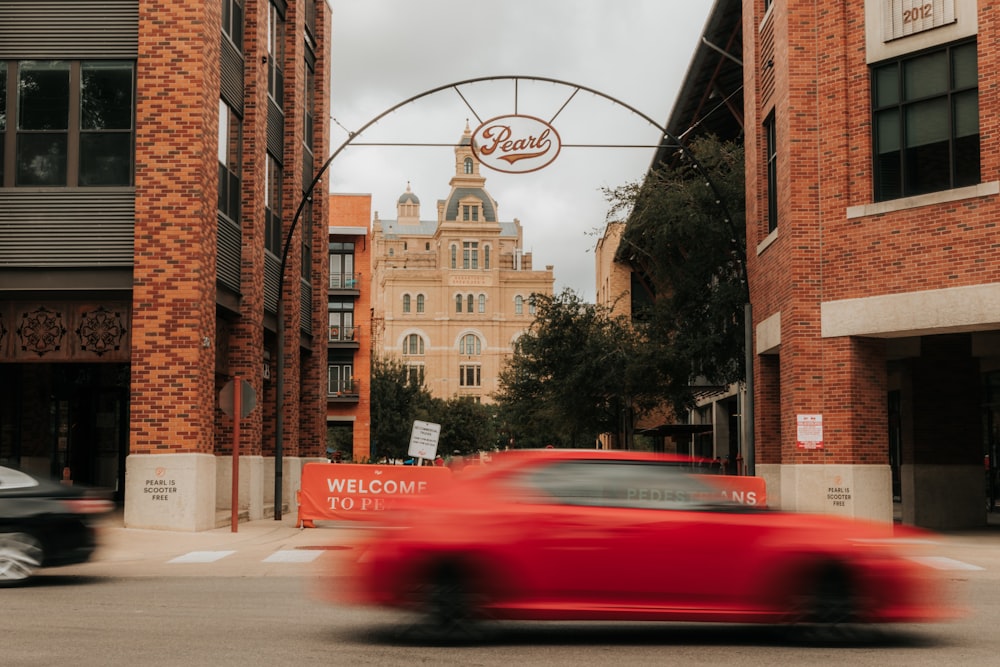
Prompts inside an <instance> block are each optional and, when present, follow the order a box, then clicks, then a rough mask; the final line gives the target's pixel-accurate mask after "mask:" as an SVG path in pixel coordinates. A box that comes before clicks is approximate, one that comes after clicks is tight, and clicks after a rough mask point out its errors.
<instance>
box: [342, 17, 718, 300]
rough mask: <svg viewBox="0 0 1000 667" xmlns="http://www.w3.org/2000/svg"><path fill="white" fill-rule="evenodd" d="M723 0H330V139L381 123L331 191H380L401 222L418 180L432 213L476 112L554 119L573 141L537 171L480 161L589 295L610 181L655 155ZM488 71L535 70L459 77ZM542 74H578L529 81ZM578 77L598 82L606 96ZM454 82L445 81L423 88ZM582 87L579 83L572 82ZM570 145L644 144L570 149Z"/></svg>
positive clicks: (358, 144) (380, 203) (538, 249)
mask: <svg viewBox="0 0 1000 667" xmlns="http://www.w3.org/2000/svg"><path fill="white" fill-rule="evenodd" d="M712 4H713V2H712V0H691V1H687V0H685V1H682V0H499V1H498V0H492V1H486V0H332V1H331V5H332V7H333V67H332V87H333V92H332V105H331V115H332V116H333V118H334V120H333V121H332V136H331V146H332V148H333V149H334V150H335V149H336V148H337V147H339V146H341V145H342V144H343V143H344V142H345V141H346V140H347V138H348V131H350V132H357V131H359V130H360V129H361V128H362V127H364V126H365V125H366V124H367V123H369V122H370V121H371V120H373V119H375V118H376V117H378V116H380V115H381V114H383V113H384V112H386V111H388V110H390V109H392V108H393V107H395V106H397V105H399V104H401V103H403V102H405V101H406V100H409V99H411V98H418V99H416V100H414V101H413V102H411V103H409V104H405V105H403V106H401V107H400V108H399V109H397V110H395V111H394V112H392V113H391V114H388V115H387V116H386V117H384V118H382V119H381V120H379V121H378V122H377V123H375V124H374V125H372V126H370V127H369V128H368V129H365V130H364V132H362V133H361V134H360V135H358V136H357V137H356V138H355V139H354V141H352V143H351V145H349V146H348V147H347V148H345V149H344V150H343V151H342V152H341V154H340V155H339V156H338V157H337V158H336V159H335V160H334V163H333V165H331V168H330V174H329V176H330V179H329V183H330V190H331V191H332V192H348V193H370V194H371V195H372V208H373V210H374V211H376V212H378V214H379V217H381V218H383V219H395V217H396V199H397V198H398V197H399V195H400V194H402V193H403V192H404V191H405V190H406V186H407V183H409V184H410V187H411V188H412V190H413V192H414V193H415V194H416V195H417V196H418V197H419V198H420V202H421V219H423V220H433V219H435V218H436V216H437V212H436V211H437V206H436V202H437V201H438V200H439V199H443V198H445V197H447V196H448V192H449V187H448V181H449V179H450V178H451V176H452V174H453V173H454V166H453V160H454V155H453V151H452V149H451V148H449V147H447V146H431V147H412V146H365V145H362V144H366V143H384V144H400V143H420V144H452V145H453V144H454V143H455V141H456V140H457V139H458V138H459V137H460V136H461V134H462V132H463V130H464V129H465V124H466V122H467V121H468V123H469V124H470V126H471V128H472V129H473V130H475V128H476V126H478V125H479V123H480V122H481V121H485V120H487V119H489V118H493V117H495V116H500V115H507V114H512V113H515V111H516V112H518V113H521V114H526V115H530V116H536V117H539V118H542V119H544V120H547V121H548V120H552V125H553V126H554V127H555V128H556V130H557V131H558V133H559V135H560V138H561V140H562V143H563V144H564V148H563V149H562V151H561V153H560V154H559V157H558V158H557V159H556V160H555V162H553V163H552V164H551V165H550V166H548V167H546V168H545V169H542V170H540V171H536V172H533V173H530V174H505V173H501V172H496V171H492V170H490V169H486V168H482V169H481V173H482V174H483V175H485V176H486V189H487V190H488V191H489V192H490V194H491V195H492V196H493V198H494V199H495V200H496V201H497V204H498V207H499V215H500V218H501V220H505V221H510V220H513V219H515V218H517V219H519V220H520V221H521V224H522V226H523V228H524V246H525V250H527V251H530V252H531V253H532V254H533V262H534V266H535V268H542V267H544V266H545V265H552V266H553V267H554V272H555V280H556V285H555V289H556V291H557V292H559V291H561V290H562V289H563V288H567V287H568V288H571V289H573V290H574V291H575V292H577V293H578V294H579V295H581V296H582V297H583V298H585V299H587V300H593V298H594V295H595V293H596V290H595V285H594V253H593V248H594V245H595V244H596V241H597V236H596V233H597V232H598V231H599V230H601V229H603V227H604V224H605V221H606V219H607V212H608V204H607V202H606V200H605V197H604V195H603V193H602V191H601V190H602V188H604V187H614V186H618V185H623V184H625V183H628V182H631V181H636V180H638V179H640V178H641V177H642V174H643V173H644V172H645V171H646V169H648V168H649V165H650V162H651V160H652V156H653V151H654V149H653V148H650V147H649V146H650V145H653V144H655V143H656V142H657V140H658V136H659V135H658V131H657V129H656V128H655V127H654V126H652V125H651V124H650V123H649V122H647V121H646V120H645V119H643V118H642V117H641V116H639V115H636V114H634V113H631V112H630V111H629V110H628V109H627V108H626V107H624V106H621V105H618V104H616V103H615V102H613V101H610V100H608V99H607V98H606V97H604V96H607V97H609V98H613V99H616V100H619V101H621V102H623V103H625V104H626V105H628V106H630V107H632V108H634V109H636V110H638V111H639V112H641V113H642V114H645V115H646V116H648V117H649V118H651V119H652V120H654V121H655V122H656V123H658V124H660V125H662V124H664V123H665V122H666V119H667V116H668V115H669V113H670V110H671V108H672V106H673V103H674V100H675V99H676V96H677V92H678V89H679V87H680V85H681V82H682V79H683V76H684V73H685V72H686V71H687V67H688V65H689V63H690V61H691V56H692V55H693V53H694V49H695V45H696V43H697V41H698V39H699V38H700V36H701V32H702V29H703V27H704V24H705V20H706V18H707V16H708V12H709V10H710V9H711V6H712ZM484 77H527V78H525V79H521V80H519V83H518V85H517V86H516V92H515V85H514V83H513V80H511V79H499V80H494V81H483V82H479V83H474V84H465V85H461V86H458V92H456V91H455V89H454V88H453V87H451V85H450V84H455V83H458V82H461V81H467V80H469V79H478V78H484ZM531 77H538V78H546V79H555V80H558V81H561V82H567V83H569V84H572V85H570V86H564V85H561V84H556V83H549V82H537V81H531V80H530V78H531ZM577 86H579V87H583V88H586V89H592V90H594V91H598V92H599V93H601V94H602V95H603V96H602V95H595V94H592V93H590V92H587V91H586V90H578V89H577V88H576V87H577ZM441 87H445V88H444V90H442V91H441V92H436V93H433V94H428V95H425V94H424V93H427V92H428V91H431V90H434V89H437V88H441ZM574 92H576V94H575V95H574ZM566 144H590V145H593V144H601V145H608V144H610V145H614V146H621V145H628V146H644V147H629V148H620V147H615V148H604V147H601V148H591V147H572V146H566Z"/></svg>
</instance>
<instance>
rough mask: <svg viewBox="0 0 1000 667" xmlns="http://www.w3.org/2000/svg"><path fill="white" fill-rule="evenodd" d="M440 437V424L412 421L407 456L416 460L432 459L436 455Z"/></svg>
mask: <svg viewBox="0 0 1000 667" xmlns="http://www.w3.org/2000/svg"><path fill="white" fill-rule="evenodd" d="M440 436H441V424H433V423H431V422H422V421H420V420H419V419H414V420H413V429H412V430H411V431H410V449H409V450H407V454H409V455H410V456H412V457H414V458H418V459H433V458H434V457H435V456H436V455H437V448H438V438H439V437H440Z"/></svg>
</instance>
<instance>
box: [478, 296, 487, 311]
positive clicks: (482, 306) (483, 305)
mask: <svg viewBox="0 0 1000 667" xmlns="http://www.w3.org/2000/svg"><path fill="white" fill-rule="evenodd" d="M479 312H480V313H485V312H486V295H485V294H480V295H479Z"/></svg>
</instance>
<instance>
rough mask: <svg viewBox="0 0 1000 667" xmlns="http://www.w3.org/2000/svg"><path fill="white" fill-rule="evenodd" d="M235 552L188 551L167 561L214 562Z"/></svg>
mask: <svg viewBox="0 0 1000 667" xmlns="http://www.w3.org/2000/svg"><path fill="white" fill-rule="evenodd" d="M234 553H236V552H235V551H189V552H188V553H186V554H184V555H183V556H178V557H177V558H173V559H171V560H169V561H167V562H168V563H214V562H215V561H217V560H222V559H223V558H225V557H226V556H229V555H231V554H234Z"/></svg>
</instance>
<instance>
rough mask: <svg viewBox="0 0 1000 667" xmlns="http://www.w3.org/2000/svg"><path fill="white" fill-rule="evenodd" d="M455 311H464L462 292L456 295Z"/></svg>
mask: <svg viewBox="0 0 1000 667" xmlns="http://www.w3.org/2000/svg"><path fill="white" fill-rule="evenodd" d="M455 312H456V313H460V312H462V295H461V294H456V295H455Z"/></svg>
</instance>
